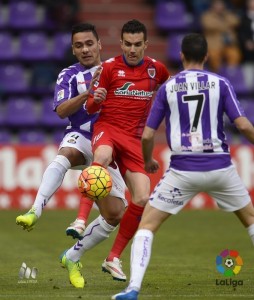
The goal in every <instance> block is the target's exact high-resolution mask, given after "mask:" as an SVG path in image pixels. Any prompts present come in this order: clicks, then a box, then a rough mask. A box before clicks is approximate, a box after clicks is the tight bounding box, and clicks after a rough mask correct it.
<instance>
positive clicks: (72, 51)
mask: <svg viewBox="0 0 254 300" xmlns="http://www.w3.org/2000/svg"><path fill="white" fill-rule="evenodd" d="M71 49H72V54H73V55H75V52H74V49H73V45H71Z"/></svg>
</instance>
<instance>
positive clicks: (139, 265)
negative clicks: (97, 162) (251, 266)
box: [112, 33, 254, 300]
mask: <svg viewBox="0 0 254 300" xmlns="http://www.w3.org/2000/svg"><path fill="white" fill-rule="evenodd" d="M207 58H208V50H207V41H206V39H205V38H204V36H202V35H201V34H197V33H192V34H188V35H186V36H185V37H184V38H183V41H182V45H181V60H182V63H183V66H184V70H183V71H182V72H180V73H178V74H177V75H176V76H174V77H172V78H171V79H169V80H168V81H167V82H166V83H165V84H163V85H162V86H161V87H160V88H159V90H158V92H157V94H156V98H155V101H154V104H153V106H152V109H151V111H150V114H149V117H148V120H147V123H146V127H145V129H144V132H143V135H142V150H143V157H144V162H145V170H146V171H147V172H149V173H154V172H156V171H157V169H158V168H159V165H158V162H157V161H156V160H155V159H154V158H153V145H154V136H155V132H156V130H157V129H158V127H159V125H160V124H161V122H162V120H163V119H165V122H166V137H167V141H168V145H169V148H170V150H171V153H172V155H171V162H170V166H169V169H168V170H167V171H166V172H165V174H164V176H163V177H162V178H161V180H160V182H159V183H158V185H157V186H156V187H155V189H154V191H153V193H152V194H151V196H150V200H149V202H148V203H147V205H146V207H145V210H144V213H143V216H142V219H141V222H140V225H139V229H138V231H137V233H136V235H135V237H134V239H133V243H132V250H131V276H130V282H129V285H128V287H127V288H126V289H125V290H124V291H122V292H120V293H119V294H116V295H114V296H112V299H117V300H127V299H128V300H136V299H138V295H139V291H140V288H141V284H142V281H143V277H144V275H145V271H146V269H147V267H148V264H149V261H150V256H151V249H152V243H153V236H154V233H155V232H156V231H157V230H158V229H159V227H160V225H161V224H162V223H163V222H164V221H165V220H166V219H167V218H168V217H169V216H171V215H174V214H177V213H178V212H179V211H180V210H181V209H183V207H184V206H185V205H186V204H187V203H188V202H189V201H190V200H191V199H192V198H193V197H194V196H195V195H196V194H198V193H199V192H205V193H208V194H209V195H211V196H212V197H213V198H214V200H215V201H216V202H217V205H218V206H219V208H221V209H222V210H224V211H228V212H234V213H235V215H236V216H237V217H238V218H239V220H240V221H241V223H242V224H243V225H244V227H245V228H246V230H247V232H248V234H249V236H250V238H251V240H252V242H253V244H254V208H253V204H252V201H251V199H250V196H249V193H248V191H247V189H246V188H245V187H244V185H243V183H242V181H241V179H240V177H239V176H238V174H237V171H236V168H235V166H234V165H233V164H232V161H231V156H230V152H229V146H228V145H227V143H226V137H225V134H224V129H223V115H224V114H226V115H227V116H228V117H229V119H230V120H231V121H232V122H233V123H234V124H235V126H236V127H237V128H238V130H239V131H240V133H241V134H243V135H244V136H245V137H246V138H247V139H248V140H249V141H250V142H251V143H253V144H254V127H253V125H252V124H251V123H250V121H249V120H248V119H247V118H246V116H245V114H244V111H243V109H242V108H241V105H240V103H239V101H238V100H237V97H236V94H235V92H234V89H233V87H232V85H231V84H230V82H229V81H228V80H227V79H226V78H223V77H221V76H218V75H216V74H214V73H211V72H208V71H205V70H204V63H205V62H206V60H207Z"/></svg>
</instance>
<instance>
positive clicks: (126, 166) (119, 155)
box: [92, 122, 149, 176]
mask: <svg viewBox="0 0 254 300" xmlns="http://www.w3.org/2000/svg"><path fill="white" fill-rule="evenodd" d="M101 145H108V146H110V147H112V148H113V160H114V161H116V163H117V164H118V167H119V169H120V172H121V174H122V176H124V175H125V173H126V171H127V170H130V171H131V172H139V173H143V174H145V175H147V176H149V174H148V173H147V172H146V171H145V169H144V160H143V155H142V151H141V141H140V139H139V138H134V137H132V136H129V135H126V133H125V132H124V131H123V130H121V129H119V128H116V127H115V126H111V125H110V124H108V123H107V124H103V123H99V122H96V123H95V124H94V131H93V138H92V150H93V152H94V151H95V149H96V148H97V147H98V146H101Z"/></svg>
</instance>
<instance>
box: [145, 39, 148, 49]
mask: <svg viewBox="0 0 254 300" xmlns="http://www.w3.org/2000/svg"><path fill="white" fill-rule="evenodd" d="M147 47H148V40H146V41H145V49H146V48H147Z"/></svg>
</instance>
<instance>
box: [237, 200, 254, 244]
mask: <svg viewBox="0 0 254 300" xmlns="http://www.w3.org/2000/svg"><path fill="white" fill-rule="evenodd" d="M234 213H235V214H236V216H237V217H238V218H239V220H240V221H241V222H242V224H243V225H244V227H245V228H246V229H247V231H248V234H249V236H250V238H251V241H252V243H253V245H254V208H253V204H252V202H249V203H248V204H247V205H246V206H245V207H243V208H241V209H239V210H237V211H235V212H234Z"/></svg>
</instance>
